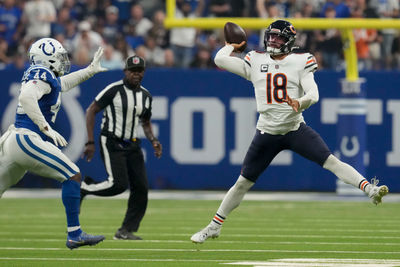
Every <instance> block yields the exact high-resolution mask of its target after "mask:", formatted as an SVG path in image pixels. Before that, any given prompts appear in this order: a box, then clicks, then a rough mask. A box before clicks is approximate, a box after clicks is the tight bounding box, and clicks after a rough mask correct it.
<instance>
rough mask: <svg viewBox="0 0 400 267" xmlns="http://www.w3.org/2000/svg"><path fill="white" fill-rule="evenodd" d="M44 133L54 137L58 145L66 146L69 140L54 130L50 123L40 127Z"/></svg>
mask: <svg viewBox="0 0 400 267" xmlns="http://www.w3.org/2000/svg"><path fill="white" fill-rule="evenodd" d="M40 130H41V131H42V133H44V134H45V135H47V136H48V137H50V138H51V139H53V142H54V144H55V145H56V146H59V145H60V146H62V147H63V146H66V145H67V144H68V142H67V141H66V140H65V139H64V137H63V136H62V135H61V134H59V133H58V132H57V131H55V130H53V129H52V128H51V127H50V125H48V124H47V125H46V126H45V127H43V128H41V129H40Z"/></svg>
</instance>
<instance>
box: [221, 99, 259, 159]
mask: <svg viewBox="0 0 400 267" xmlns="http://www.w3.org/2000/svg"><path fill="white" fill-rule="evenodd" d="M230 108H231V111H232V112H234V114H235V122H234V123H235V128H234V129H235V130H234V132H233V133H228V134H231V135H233V136H234V138H235V147H234V149H233V150H231V151H230V154H229V161H230V163H231V164H242V162H243V159H244V156H245V154H246V152H247V149H248V147H249V145H250V143H251V140H252V139H253V136H254V134H255V131H256V123H257V106H256V102H255V99H254V98H248V97H240V98H239V97H237V98H232V99H231V101H230Z"/></svg>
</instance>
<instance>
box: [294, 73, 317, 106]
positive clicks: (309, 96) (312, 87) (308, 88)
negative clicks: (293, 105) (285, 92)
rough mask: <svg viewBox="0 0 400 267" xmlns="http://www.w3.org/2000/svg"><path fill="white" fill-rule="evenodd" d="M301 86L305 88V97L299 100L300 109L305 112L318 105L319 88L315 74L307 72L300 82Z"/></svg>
mask: <svg viewBox="0 0 400 267" xmlns="http://www.w3.org/2000/svg"><path fill="white" fill-rule="evenodd" d="M300 84H301V86H302V87H303V90H304V95H303V96H302V97H300V98H299V99H297V101H299V104H300V109H301V110H305V109H307V108H309V107H310V106H311V105H313V104H315V103H317V102H318V99H319V93H318V86H317V83H316V82H315V80H314V73H313V72H307V73H306V74H305V75H304V76H303V77H302V79H301V80H300Z"/></svg>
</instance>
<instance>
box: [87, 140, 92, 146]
mask: <svg viewBox="0 0 400 267" xmlns="http://www.w3.org/2000/svg"><path fill="white" fill-rule="evenodd" d="M87 145H94V141H88V142H87V143H86V144H85V146H87Z"/></svg>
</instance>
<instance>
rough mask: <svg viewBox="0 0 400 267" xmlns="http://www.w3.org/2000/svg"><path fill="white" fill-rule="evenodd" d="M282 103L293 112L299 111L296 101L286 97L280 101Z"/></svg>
mask: <svg viewBox="0 0 400 267" xmlns="http://www.w3.org/2000/svg"><path fill="white" fill-rule="evenodd" d="M282 101H283V102H286V103H287V104H288V105H289V106H291V107H292V108H293V110H294V111H296V112H298V111H299V108H300V103H299V101H297V100H296V99H292V98H290V97H289V96H288V95H287V96H286V99H282Z"/></svg>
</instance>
